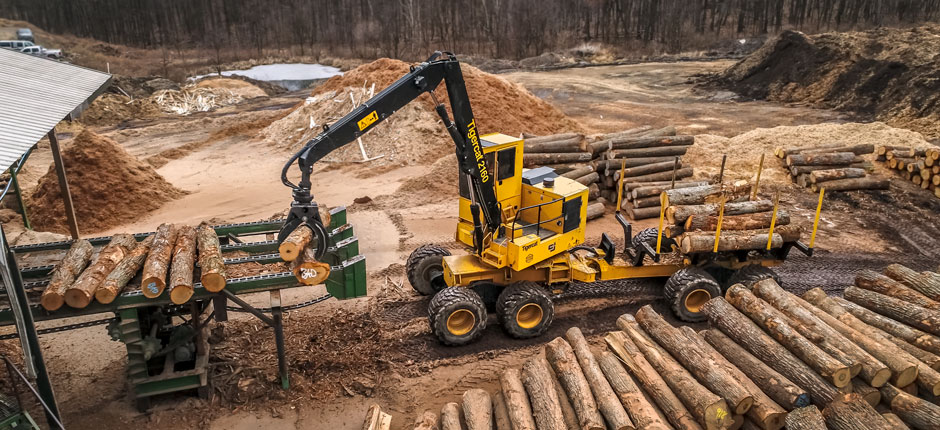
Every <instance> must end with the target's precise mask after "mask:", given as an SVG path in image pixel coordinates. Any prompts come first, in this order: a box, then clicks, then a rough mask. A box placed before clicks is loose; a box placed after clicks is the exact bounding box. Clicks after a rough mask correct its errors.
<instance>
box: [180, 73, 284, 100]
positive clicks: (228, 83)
mask: <svg viewBox="0 0 940 430" xmlns="http://www.w3.org/2000/svg"><path fill="white" fill-rule="evenodd" d="M196 87H197V88H213V89H223V90H228V91H231V92H232V93H233V94H235V95H237V96H239V97H242V98H246V99H250V98H255V97H264V96H266V95H267V94H266V93H265V92H264V90H262V89H261V88H258V87H257V86H255V85H254V84H252V83H250V82H247V81H243V80H241V79H231V78H206V79H203V80H201V81H199V82H198V83H197V84H196Z"/></svg>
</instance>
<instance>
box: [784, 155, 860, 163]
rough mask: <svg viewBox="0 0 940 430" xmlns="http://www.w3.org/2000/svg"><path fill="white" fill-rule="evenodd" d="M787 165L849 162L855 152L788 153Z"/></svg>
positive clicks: (853, 157)
mask: <svg viewBox="0 0 940 430" xmlns="http://www.w3.org/2000/svg"><path fill="white" fill-rule="evenodd" d="M786 160H787V166H833V165H840V164H851V163H852V162H854V161H855V154H853V153H851V152H818V153H812V154H792V155H788V156H787V158H786Z"/></svg>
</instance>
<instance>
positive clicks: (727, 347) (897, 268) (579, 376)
mask: <svg viewBox="0 0 940 430" xmlns="http://www.w3.org/2000/svg"><path fill="white" fill-rule="evenodd" d="M855 284H856V286H854V287H849V288H848V289H846V291H845V298H844V299H843V298H837V297H828V296H827V295H826V294H825V293H824V292H823V291H822V290H820V289H818V288H817V289H813V290H810V291H809V292H807V293H806V294H804V295H803V296H802V297H800V296H797V295H795V294H792V293H790V292H787V291H785V290H784V289H783V288H781V287H780V286H779V285H778V284H777V282H775V281H774V280H773V279H765V280H762V281H759V282H756V283H754V284H753V285H752V286H751V287H746V286H744V285H742V284H736V285H734V286H732V287H731V288H729V289H728V291H727V293H726V295H725V297H717V298H714V299H712V300H711V301H709V302H708V303H707V304H706V305H705V313H706V314H707V315H708V321H709V324H710V328H708V329H704V330H701V331H695V330H693V329H692V328H691V327H688V326H680V327H676V326H673V325H672V324H670V323H669V322H667V321H666V319H664V318H663V317H662V316H661V315H659V314H658V313H657V312H656V311H654V310H653V308H652V307H650V306H649V305H647V306H644V307H643V308H641V309H640V310H639V311H638V312H637V313H636V315H630V314H625V315H623V316H621V317H620V318H619V319H618V320H617V327H618V328H619V330H618V331H614V332H610V333H608V334H607V335H606V337H605V341H606V347H602V346H598V345H594V346H592V345H591V344H589V342H588V341H587V340H586V339H585V338H584V336H583V335H582V333H581V331H580V330H579V329H578V328H577V327H575V328H571V329H569V330H568V331H567V332H566V334H565V336H564V337H563V338H561V337H559V338H556V339H554V340H553V341H551V342H549V343H548V344H546V345H545V347H544V349H543V351H542V352H541V353H539V354H538V355H537V356H535V357H532V358H531V359H529V360H528V361H527V362H526V363H525V364H524V365H523V366H522V368H521V369H519V368H510V369H506V370H504V371H503V372H502V373H501V374H500V376H499V388H498V389H497V390H496V391H495V392H492V393H491V392H487V391H484V390H481V389H471V390H468V391H467V392H466V393H465V394H464V395H463V397H462V398H461V399H455V400H456V401H455V402H451V403H447V404H446V405H444V407H443V408H442V410H441V411H439V412H438V411H432V410H427V411H424V412H422V413H421V414H419V416H418V417H417V419H416V420H415V422H414V425H413V428H415V429H437V428H440V429H445V430H459V429H469V430H490V429H497V430H507V429H512V430H519V429H597V430H601V429H617V430H623V429H634V428H635V429H670V428H675V429H694V430H699V429H708V430H711V429H737V428H743V429H764V430H777V429H781V428H783V427H784V426H786V428H787V429H789V430H802V429H827V428H828V429H832V430H843V429H885V430H887V429H905V428H911V429H924V430H926V429H937V428H938V425H940V406H938V404H937V397H936V396H938V395H940V373H938V372H937V370H936V369H938V368H940V274H937V273H933V272H921V273H918V272H915V271H912V270H910V269H908V268H906V267H904V266H901V265H897V264H893V265H890V266H888V267H887V268H886V269H885V271H884V274H880V273H877V272H872V271H865V272H862V273H860V274H859V275H858V278H857V279H856V280H855ZM372 412H373V413H370V418H368V419H367V423H366V427H363V428H379V427H368V426H369V422H370V420H371V421H372V422H376V421H378V420H376V419H375V416H376V415H375V413H374V411H372ZM408 428H412V426H410V425H409V426H408Z"/></svg>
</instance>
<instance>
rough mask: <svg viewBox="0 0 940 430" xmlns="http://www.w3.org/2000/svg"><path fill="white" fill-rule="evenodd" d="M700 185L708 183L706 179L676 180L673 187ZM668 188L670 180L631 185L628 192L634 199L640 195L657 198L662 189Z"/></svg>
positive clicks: (670, 184)
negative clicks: (637, 185) (638, 185)
mask: <svg viewBox="0 0 940 430" xmlns="http://www.w3.org/2000/svg"><path fill="white" fill-rule="evenodd" d="M702 185H708V182H706V181H688V180H687V181H676V184H675V188H691V187H699V186H702ZM669 189H672V183H671V182H666V183H663V184H659V185H646V186H640V187H633V188H630V189H629V190H630V194H631V195H632V196H633V198H634V199H638V198H642V197H656V198H659V195H660V194H662V192H663V191H666V190H669Z"/></svg>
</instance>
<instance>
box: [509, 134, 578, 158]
mask: <svg viewBox="0 0 940 430" xmlns="http://www.w3.org/2000/svg"><path fill="white" fill-rule="evenodd" d="M523 146H524V154H544V153H557V152H582V151H583V150H582V149H581V137H572V138H569V139H558V140H551V141H546V142H536V143H532V142H530V141H526V142H525V143H524V144H523Z"/></svg>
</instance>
